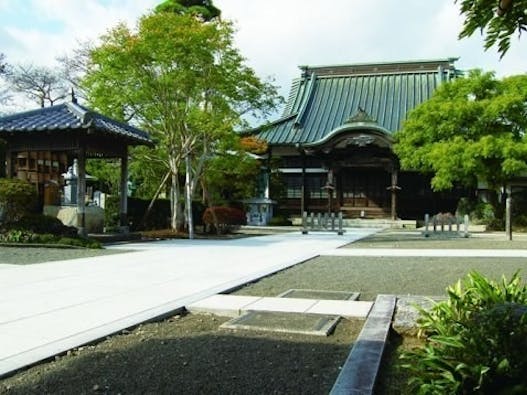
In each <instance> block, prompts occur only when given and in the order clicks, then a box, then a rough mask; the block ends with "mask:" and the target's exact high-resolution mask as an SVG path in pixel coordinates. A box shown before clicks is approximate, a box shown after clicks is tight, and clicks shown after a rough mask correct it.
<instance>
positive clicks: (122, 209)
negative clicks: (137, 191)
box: [119, 146, 129, 233]
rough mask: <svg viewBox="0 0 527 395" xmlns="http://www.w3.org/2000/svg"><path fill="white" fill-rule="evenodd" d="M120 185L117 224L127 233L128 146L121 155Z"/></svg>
mask: <svg viewBox="0 0 527 395" xmlns="http://www.w3.org/2000/svg"><path fill="white" fill-rule="evenodd" d="M120 185H121V187H120V188H119V226H120V228H121V231H122V232H123V233H128V230H129V229H128V146H126V147H125V149H124V153H123V154H122V155H121V183H120Z"/></svg>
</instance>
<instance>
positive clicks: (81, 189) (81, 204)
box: [77, 145, 86, 236]
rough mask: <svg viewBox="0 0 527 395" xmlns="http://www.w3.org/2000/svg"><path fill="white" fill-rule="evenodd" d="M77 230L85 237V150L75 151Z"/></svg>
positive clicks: (82, 148)
mask: <svg viewBox="0 0 527 395" xmlns="http://www.w3.org/2000/svg"><path fill="white" fill-rule="evenodd" d="M77 172H78V173H77V177H78V178H77V229H78V233H79V235H81V236H86V148H85V147H84V145H83V146H82V147H81V148H79V150H78V151H77Z"/></svg>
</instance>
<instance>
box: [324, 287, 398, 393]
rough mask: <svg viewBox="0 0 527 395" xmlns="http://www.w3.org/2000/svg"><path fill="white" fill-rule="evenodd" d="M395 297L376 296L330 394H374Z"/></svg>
mask: <svg viewBox="0 0 527 395" xmlns="http://www.w3.org/2000/svg"><path fill="white" fill-rule="evenodd" d="M396 300H397V298H396V296H395V295H378V296H377V298H376V299H375V303H374V305H373V308H372V310H371V312H370V314H369V316H368V319H367V320H366V322H365V323H364V326H363V328H362V331H361V332H360V334H359V337H358V338H357V340H356V341H355V344H354V345H353V347H352V349H351V352H350V353H349V355H348V358H347V359H346V362H345V363H344V366H343V367H342V370H341V371H340V374H339V376H338V377H337V380H336V381H335V384H334V385H333V388H332V389H331V392H330V394H331V395H348V394H349V395H370V394H373V389H374V386H375V381H376V379H377V374H378V372H379V367H380V364H381V359H382V354H383V352H384V348H385V346H386V340H387V338H388V334H389V332H390V326H391V323H392V317H393V313H394V310H395V304H396Z"/></svg>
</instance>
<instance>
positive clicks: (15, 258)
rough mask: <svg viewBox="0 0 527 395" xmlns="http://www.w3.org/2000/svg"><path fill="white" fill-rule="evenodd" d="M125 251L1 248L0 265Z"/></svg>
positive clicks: (41, 261)
mask: <svg viewBox="0 0 527 395" xmlns="http://www.w3.org/2000/svg"><path fill="white" fill-rule="evenodd" d="M122 252H123V251H116V250H106V249H104V248H103V249H100V250H98V249H79V248H47V247H46V248H43V247H0V264H10V265H30V264H33V263H43V262H51V261H61V260H64V259H75V258H88V257H91V256H100V255H110V254H120V253H122Z"/></svg>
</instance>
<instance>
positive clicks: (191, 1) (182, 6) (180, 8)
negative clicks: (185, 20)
mask: <svg viewBox="0 0 527 395" xmlns="http://www.w3.org/2000/svg"><path fill="white" fill-rule="evenodd" d="M155 11H156V12H158V13H159V12H173V13H175V14H190V15H196V16H199V17H200V18H202V19H203V20H205V21H210V20H211V19H213V18H217V17H219V16H220V14H221V11H220V10H219V9H218V8H216V7H214V5H213V4H212V0H165V1H163V2H162V3H161V4H159V5H158V6H157V7H156V8H155Z"/></svg>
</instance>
